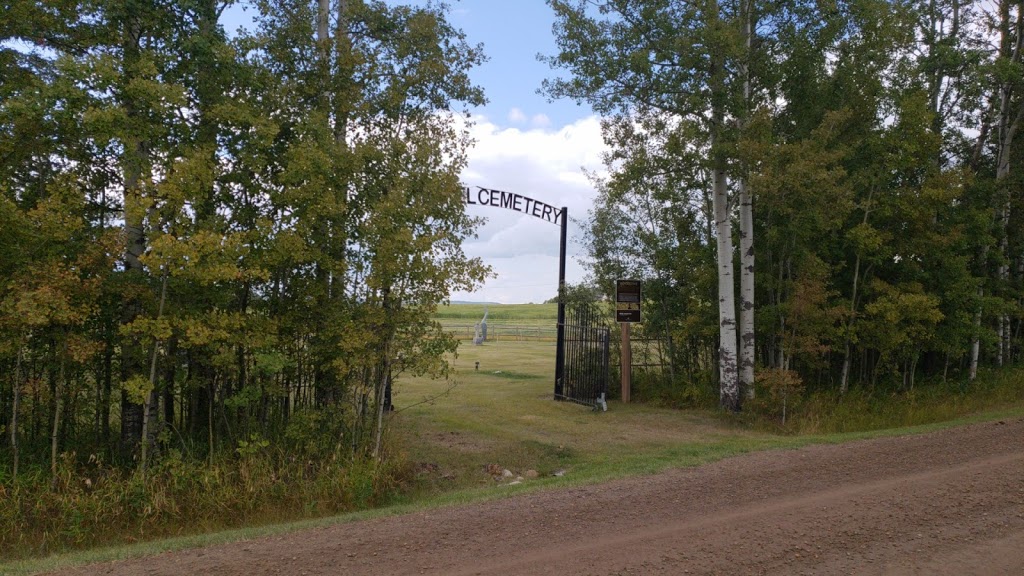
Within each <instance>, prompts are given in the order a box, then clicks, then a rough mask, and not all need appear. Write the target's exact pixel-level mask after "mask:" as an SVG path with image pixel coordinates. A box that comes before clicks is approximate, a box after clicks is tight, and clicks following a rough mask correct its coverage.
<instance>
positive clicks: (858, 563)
mask: <svg viewBox="0 0 1024 576" xmlns="http://www.w3.org/2000/svg"><path fill="white" fill-rule="evenodd" d="M495 489H496V490H507V489H508V488H507V487H504V486H496V487H495ZM65 573H66V574H129V575H136V574H147V575H150V574H231V575H236V574H237V575H245V576H257V575H263V574H295V575H298V574H346V575H357V574H374V575H380V574H445V575H452V574H501V575H512V574H536V575H554V574H558V575H563V574H593V575H617V574H895V575H902V574H929V575H931V574H950V575H952V574H956V575H962V574H986V575H991V574H1022V573H1024V419H1022V418H1020V417H1016V418H1007V419H1005V420H1003V421H1000V422H987V423H981V424H973V425H969V426H963V427H958V428H950V429H946V430H942V431H938V432H931V433H926V434H919V435H912V436H901V437H892V438H876V439H870V440H860V441H855V442H852V443H847V444H841V445H817V446H810V447H806V448H801V449H794V450H779V451H769V452H759V453H753V454H748V455H744V456H738V457H734V458H729V459H726V460H722V461H719V462H716V463H714V464H709V465H705V466H701V467H697V468H686V469H674V470H669V471H666V472H662V473H659V474H655V475H651V476H644V477H634V478H626V479H619V480H615V481H611V482H606V483H602V484H594V485H588V486H577V487H567V488H557V489H550V490H544V491H538V492H531V493H523V494H517V495H514V496H511V497H508V498H504V499H499V500H493V501H488V502H482V503H475V504H466V505H458V506H451V507H447V508H440V509H433V510H428V511H423V512H417V513H413V514H409V515H404V516H392V517H384V518H376V519H373V520H366V521H359V522H350V523H344V524H337V525H332V526H327V527H322V528H316V529H311V530H304V531H301V532H293V533H289V534H283V535H278V536H272V537H267V538H262V539H259V540H251V541H243V542H236V543H231V544H224V545H217V546H212V547H208V548H202V549H192V550H184V551H178V552H171V553H166V554H163V555H159V556H155V557H148V558H137V559H132V560H127V561H121V562H117V563H111V564H103V565H93V566H87V567H82V568H78V569H75V570H69V571H67V572H65Z"/></svg>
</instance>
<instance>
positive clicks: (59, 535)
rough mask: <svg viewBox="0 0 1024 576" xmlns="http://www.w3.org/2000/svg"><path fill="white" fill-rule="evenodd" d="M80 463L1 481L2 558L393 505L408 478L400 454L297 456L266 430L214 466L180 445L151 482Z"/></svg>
mask: <svg viewBox="0 0 1024 576" xmlns="http://www.w3.org/2000/svg"><path fill="white" fill-rule="evenodd" d="M78 460H79V459H78V458H76V456H75V455H74V454H72V453H65V454H63V455H62V457H61V460H60V463H59V468H58V473H57V476H56V477H55V478H54V479H53V480H51V478H50V477H49V474H48V473H47V472H44V471H39V470H30V471H28V472H26V473H24V474H23V475H21V476H20V477H19V479H18V480H17V481H16V482H6V481H5V482H4V483H3V484H2V485H0V526H2V527H0V550H3V553H2V554H0V558H2V559H4V560H11V559H18V558H26V557H31V556H45V555H48V554H53V553H57V552H62V551H67V550H71V549H80V548H86V547H96V546H101V545H106V544H113V543H118V542H124V541H137V540H144V539H153V538H159V537H161V536H170V535H180V534H188V533H197V532H201V531H209V530H217V529H226V528H231V527H238V526H243V525H251V524H260V523H265V522H267V521H282V520H294V519H300V518H308V517H316V516H324V515H328V514H337V513H339V512H346V511H351V510H358V509H365V508H369V507H373V506H380V505H382V504H385V503H387V502H388V501H390V499H392V498H393V497H394V496H395V495H396V493H397V491H398V490H399V489H400V488H401V486H402V485H403V484H404V483H406V482H407V481H408V472H407V471H406V464H405V463H404V462H403V461H402V460H401V459H400V458H392V459H390V460H389V461H388V462H386V463H377V462H373V461H368V460H359V461H356V462H344V461H339V460H337V459H336V458H334V457H332V455H331V454H330V453H326V454H325V453H316V454H314V453H310V452H307V453H306V454H303V455H302V456H297V455H296V454H291V453H289V452H287V451H283V450H281V449H279V448H273V447H271V445H270V443H269V442H268V441H267V440H262V439H259V438H258V437H253V438H251V439H250V440H247V441H240V442H239V446H238V448H237V449H236V453H235V454H234V455H225V458H223V459H219V458H218V459H216V460H215V462H214V463H213V464H212V465H211V464H209V463H206V462H202V461H200V462H196V461H195V460H192V459H190V458H187V457H185V456H184V455H183V454H182V453H181V452H178V451H177V450H171V451H169V452H168V453H167V454H166V455H165V456H164V457H163V458H162V459H161V460H160V461H159V462H158V463H156V464H155V465H154V466H152V467H151V468H150V469H149V470H148V472H147V475H146V478H145V480H143V478H142V476H141V475H139V474H135V473H133V472H131V471H125V470H123V469H120V468H117V467H112V466H110V465H109V464H107V463H104V462H102V461H101V460H100V459H98V458H97V457H96V456H90V458H89V459H88V461H87V462H84V463H80V462H79V461H78Z"/></svg>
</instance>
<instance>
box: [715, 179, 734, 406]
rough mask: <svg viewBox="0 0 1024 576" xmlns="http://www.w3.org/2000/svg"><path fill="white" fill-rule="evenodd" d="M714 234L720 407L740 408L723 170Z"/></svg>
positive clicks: (718, 183) (717, 185) (717, 187)
mask: <svg viewBox="0 0 1024 576" xmlns="http://www.w3.org/2000/svg"><path fill="white" fill-rule="evenodd" d="M712 198H713V203H714V209H715V232H716V234H717V236H718V324H719V358H718V364H719V372H720V374H719V391H720V402H721V404H722V407H724V408H727V409H729V410H732V411H736V410H739V408H740V398H739V396H740V392H739V379H738V376H739V375H738V373H737V366H738V364H737V360H738V359H737V356H738V355H737V350H736V348H737V340H736V296H735V288H734V287H733V247H732V221H731V219H730V217H729V216H730V215H729V189H728V183H727V182H726V176H725V169H724V168H721V167H716V168H715V170H714V195H713V197H712Z"/></svg>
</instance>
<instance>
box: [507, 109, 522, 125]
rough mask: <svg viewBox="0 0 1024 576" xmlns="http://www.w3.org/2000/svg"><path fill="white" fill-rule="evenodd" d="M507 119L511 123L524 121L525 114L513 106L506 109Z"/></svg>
mask: <svg viewBox="0 0 1024 576" xmlns="http://www.w3.org/2000/svg"><path fill="white" fill-rule="evenodd" d="M508 121H509V122H511V123H513V124H522V123H523V122H526V114H523V111H522V110H520V109H519V108H513V109H511V110H509V111H508Z"/></svg>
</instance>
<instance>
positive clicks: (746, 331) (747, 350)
mask: <svg viewBox="0 0 1024 576" xmlns="http://www.w3.org/2000/svg"><path fill="white" fill-rule="evenodd" d="M743 4H744V6H743V10H742V12H743V14H742V17H743V37H744V44H745V46H744V48H745V52H744V58H743V60H742V62H741V63H740V74H741V75H742V77H743V101H744V104H745V106H746V107H747V108H749V106H750V96H751V93H750V90H751V89H750V66H749V60H750V58H751V56H752V54H751V47H752V44H753V37H754V27H753V18H754V16H753V11H752V10H751V1H750V0H745V1H744V3H743ZM744 112H745V113H749V110H744ZM746 121H747V119H746V118H744V119H743V122H744V123H745V122H746ZM739 201H740V311H739V318H740V339H739V345H740V358H739V370H740V374H739V386H740V390H742V391H746V395H747V398H751V399H752V398H753V397H754V361H755V348H754V344H755V342H754V203H753V198H752V197H751V194H750V188H749V185H748V183H747V176H746V174H744V175H743V176H742V178H741V179H740V181H739Z"/></svg>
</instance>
